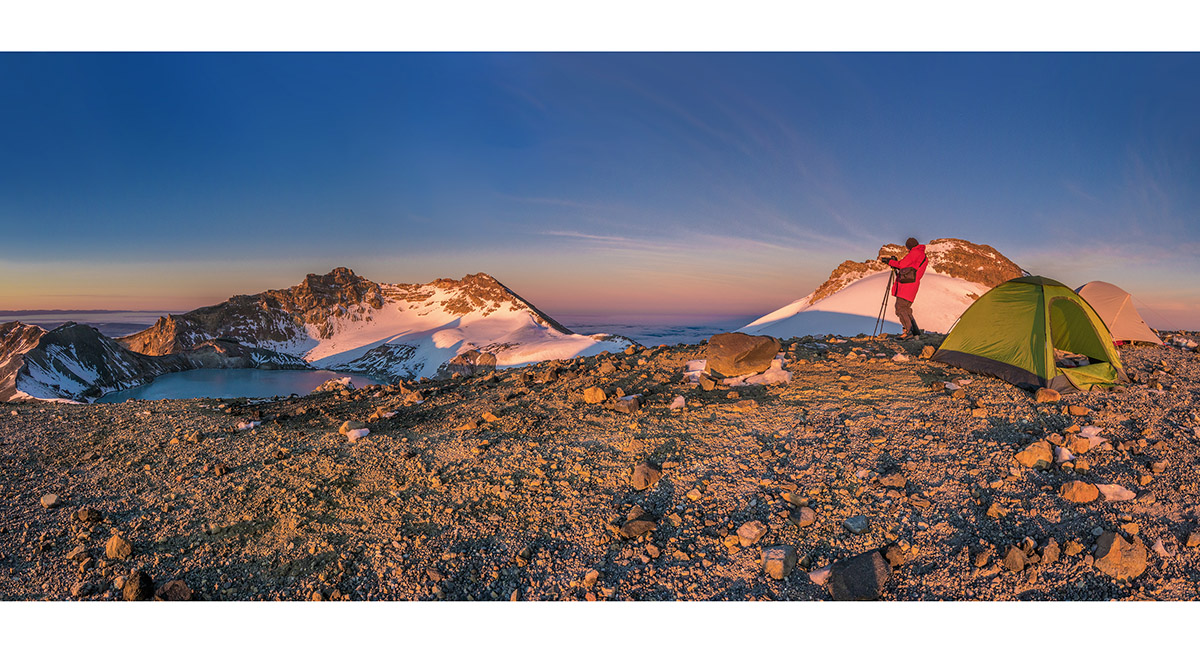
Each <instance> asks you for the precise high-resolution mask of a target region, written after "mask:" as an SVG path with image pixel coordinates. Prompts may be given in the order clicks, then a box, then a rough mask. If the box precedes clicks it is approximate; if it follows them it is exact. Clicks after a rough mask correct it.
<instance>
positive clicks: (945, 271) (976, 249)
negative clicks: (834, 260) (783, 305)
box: [812, 237, 1025, 302]
mask: <svg viewBox="0 0 1200 650" xmlns="http://www.w3.org/2000/svg"><path fill="white" fill-rule="evenodd" d="M907 253H908V249H907V248H905V246H904V244H884V245H883V246H881V247H880V248H879V253H878V254H877V255H876V256H875V259H872V260H865V261H862V262H855V261H854V260H846V261H845V262H842V263H841V264H839V265H838V267H837V268H836V269H834V270H833V273H831V274H829V279H828V280H826V281H825V282H824V283H823V284H822V285H821V286H820V287H817V290H816V291H815V292H814V293H813V296H812V302H817V301H818V300H821V299H822V298H826V297H828V296H831V295H833V294H834V293H836V292H838V291H839V290H841V289H843V288H844V287H846V286H848V285H850V284H851V283H853V282H855V281H856V280H859V279H861V278H863V277H865V276H867V275H870V274H872V273H878V272H881V271H886V270H887V268H888V267H887V265H886V264H884V263H883V262H880V261H879V258H881V257H887V256H895V257H897V258H902V257H904V255H905V254H907ZM925 255H926V257H928V258H929V269H928V270H929V271H931V272H933V273H939V274H941V275H947V276H950V277H954V278H959V279H962V280H967V281H970V282H975V283H978V284H982V285H984V286H986V287H994V286H996V285H998V284H1001V283H1003V282H1006V281H1008V280H1011V279H1013V278H1017V277H1021V276H1022V275H1024V274H1025V272H1024V271H1023V270H1022V269H1021V267H1019V266H1017V265H1016V264H1015V263H1014V262H1013V261H1012V260H1010V259H1008V258H1007V257H1005V256H1004V255H1001V254H1000V252H999V251H997V250H996V249H995V248H992V247H991V246H988V245H986V244H976V243H974V242H969V241H967V240H965V239H953V238H948V237H947V238H942V239H934V240H932V241H930V242H928V243H927V244H926V245H925Z"/></svg>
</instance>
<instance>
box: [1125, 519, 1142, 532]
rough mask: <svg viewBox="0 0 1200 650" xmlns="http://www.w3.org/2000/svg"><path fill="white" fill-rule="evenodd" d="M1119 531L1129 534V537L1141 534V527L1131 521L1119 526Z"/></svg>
mask: <svg viewBox="0 0 1200 650" xmlns="http://www.w3.org/2000/svg"><path fill="white" fill-rule="evenodd" d="M1121 530H1123V531H1125V532H1127V533H1129V534H1130V535H1136V534H1138V533H1140V532H1142V527H1141V526H1139V525H1138V524H1137V522H1135V521H1131V522H1129V523H1127V524H1121Z"/></svg>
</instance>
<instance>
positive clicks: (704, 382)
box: [700, 375, 718, 390]
mask: <svg viewBox="0 0 1200 650" xmlns="http://www.w3.org/2000/svg"><path fill="white" fill-rule="evenodd" d="M717 386H718V384H717V380H715V379H713V378H712V377H710V376H708V375H700V388H703V389H704V390H716V388H717Z"/></svg>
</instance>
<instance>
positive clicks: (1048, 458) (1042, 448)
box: [1014, 440, 1054, 469]
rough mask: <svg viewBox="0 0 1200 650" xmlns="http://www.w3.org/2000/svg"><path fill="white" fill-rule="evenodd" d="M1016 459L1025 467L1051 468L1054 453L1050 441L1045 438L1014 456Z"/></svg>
mask: <svg viewBox="0 0 1200 650" xmlns="http://www.w3.org/2000/svg"><path fill="white" fill-rule="evenodd" d="M1014 458H1015V459H1016V461H1017V462H1018V463H1020V464H1022V465H1024V466H1025V467H1031V468H1033V469H1049V468H1050V465H1051V464H1053V463H1054V454H1053V452H1051V450H1050V443H1048V442H1046V441H1045V440H1039V441H1037V442H1035V443H1033V444H1031V445H1029V446H1028V447H1025V448H1024V449H1022V450H1021V451H1019V452H1017V454H1016V456H1014Z"/></svg>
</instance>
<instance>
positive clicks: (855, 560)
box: [828, 551, 892, 600]
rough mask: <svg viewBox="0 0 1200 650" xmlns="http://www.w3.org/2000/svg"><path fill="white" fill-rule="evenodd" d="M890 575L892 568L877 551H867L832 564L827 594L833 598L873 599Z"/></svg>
mask: <svg viewBox="0 0 1200 650" xmlns="http://www.w3.org/2000/svg"><path fill="white" fill-rule="evenodd" d="M891 577H892V568H891V566H890V565H889V564H888V562H887V560H885V559H883V556H882V555H880V554H879V551H867V552H866V553H862V554H860V555H855V556H854V557H852V558H849V559H846V560H842V561H840V562H837V563H835V564H834V565H833V570H832V572H831V573H830V575H829V585H828V587H829V595H830V596H832V597H833V599H834V600H875V599H876V598H879V596H880V594H882V593H883V587H884V585H886V584H887V581H888V579H889V578H891Z"/></svg>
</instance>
